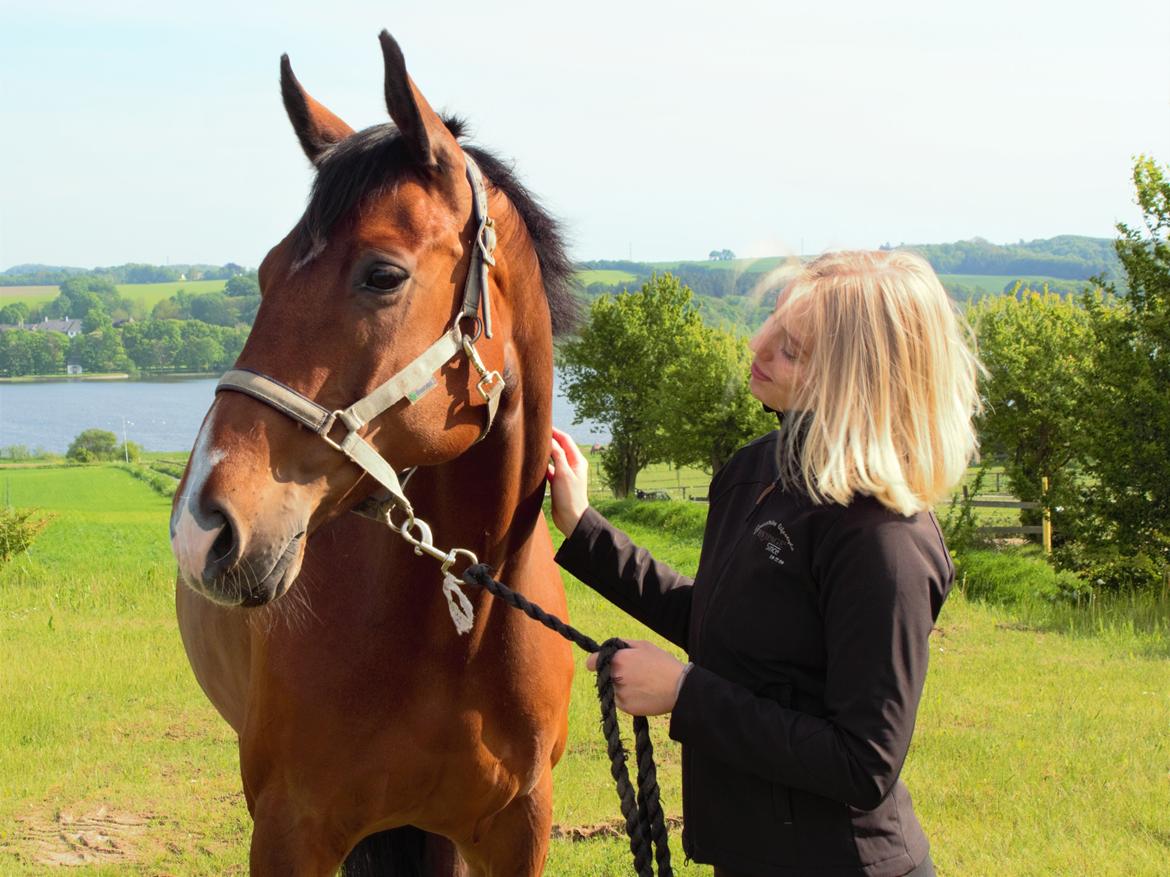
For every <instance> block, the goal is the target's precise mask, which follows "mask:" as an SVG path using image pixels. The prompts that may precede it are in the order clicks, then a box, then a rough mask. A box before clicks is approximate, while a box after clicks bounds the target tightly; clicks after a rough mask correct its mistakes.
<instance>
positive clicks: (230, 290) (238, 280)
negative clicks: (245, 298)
mask: <svg viewBox="0 0 1170 877" xmlns="http://www.w3.org/2000/svg"><path fill="white" fill-rule="evenodd" d="M223 291H224V292H225V293H227V294H228V295H230V296H233V297H235V296H242V295H259V294H260V281H259V280H257V279H256V275H254V274H237V275H236V276H235V277H231V278H229V279H228V282H227V283H226V284H225V285H224V288H223Z"/></svg>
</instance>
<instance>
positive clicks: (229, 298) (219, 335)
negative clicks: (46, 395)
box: [0, 274, 260, 377]
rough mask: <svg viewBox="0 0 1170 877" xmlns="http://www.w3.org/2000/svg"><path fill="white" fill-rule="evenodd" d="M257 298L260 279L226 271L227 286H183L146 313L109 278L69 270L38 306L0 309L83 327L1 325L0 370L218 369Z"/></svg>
mask: <svg viewBox="0 0 1170 877" xmlns="http://www.w3.org/2000/svg"><path fill="white" fill-rule="evenodd" d="M259 305H260V289H259V285H258V284H257V282H256V278H255V276H254V275H248V274H244V275H236V276H233V277H231V278H229V279H228V281H227V284H226V286H225V289H224V292H211V293H203V294H201V295H194V294H189V293H186V292H184V291H182V290H180V291H179V292H177V293H176V294H175V295H174V296H172V297H170V298H167V299H164V300H162V301H160V302H159V303H158V304H156V305H155V306H154V308H153V310H152V311H151V312H150V314H146V313H145V307H144V306H143V305H142V304H141V303H139V302H133V301H131V300H129V299H127V298H125V297H123V296H122V295H121V294H120V293H119V292H118V289H117V287H116V286H115V285H114V283H113V282H112V281H111V280H109V279H108V278H106V277H98V276H91V275H75V276H71V277H69V278H67V279H66V280H65V281H63V282H62V283H61V285H60V292H59V293H58V295H57V297H56V298H55V299H53V300H52V301H50V302H47V303H46V304H44V305H42V306H39V307H31V308H30V307H29V306H27V305H25V304H23V303H20V302H17V303H13V304H10V305H6V306H5V307H3V308H0V323H5V324H10V325H20V324H22V323H23V324H25V325H29V324H34V323H41V322H42V321H44V320H46V319H50V320H61V319H65V318H69V319H73V320H78V321H79V322H80V324H81V325H80V330H81V331H80V332H79V333H78V334H76V335H75V336H74V337H72V338H70V337H69V336H68V335H66V334H65V333H63V332H57V331H46V330H45V329H43V328H42V329H36V330H32V329H10V330H6V331H3V332H0V375H4V376H6V377H19V376H23V375H53V374H65V373H66V370H67V367H68V366H69V365H77V366H80V367H81V368H82V370H84V371H85V372H119V371H125V372H131V373H137V372H175V371H193V372H203V371H222V370H225V369H227V368H230V367H231V365H232V363H234V362H235V360H236V357H238V356H239V354H240V351H241V350H242V349H243V346H244V341H245V340H246V339H247V337H248V331H249V327H250V325H251V323H252V321H253V319H254V318H255V316H256V310H257V308H258V307H259Z"/></svg>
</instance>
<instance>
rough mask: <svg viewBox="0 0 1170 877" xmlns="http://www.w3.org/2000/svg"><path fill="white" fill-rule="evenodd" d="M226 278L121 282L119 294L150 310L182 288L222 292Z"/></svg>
mask: <svg viewBox="0 0 1170 877" xmlns="http://www.w3.org/2000/svg"><path fill="white" fill-rule="evenodd" d="M226 284H227V281H226V280H175V281H172V282H170V283H119V284H118V295H121V296H124V297H125V298H128V299H130V300H131V301H140V302H142V303H143V304H144V305H145V306H146V308H147V309H148V310H149V309H150V308H153V307H154V306H155V305H156V304H158V303H159V302H160V301H162V300H163V299H167V298H170V297H171V296H173V295H174V294H175V293H176V292H178V291H179V290H180V289H182V290H184V291H185V292H188V293H190V294H191V295H202V294H203V293H206V292H222V291H223V288H224V286H225V285H226Z"/></svg>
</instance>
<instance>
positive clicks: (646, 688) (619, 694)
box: [585, 639, 686, 716]
mask: <svg viewBox="0 0 1170 877" xmlns="http://www.w3.org/2000/svg"><path fill="white" fill-rule="evenodd" d="M626 643H627V644H628V645H629V646H630V647H629V648H628V649H619V650H618V651H617V652H615V653H614V656H613V660H612V661H610V664H609V672H610V676H611V678H612V679H613V694H614V699H615V700H616V701H617V705H618V709H620V710H623V711H625V712H627V713H629V714H630V715H632V716H660V715H662V714H663V713H668V712H670V711H671V710H672V709H674V705H675V702H676V701H677V700H678V690H679V682H680V680H681V679H682V676H683V673H684V671H685V669H686V665H685V664H683V662H682V661H680V660H679V659H678V658H676V657H675V656H674V655H672V654H670V652H665V651H663V650H662V649H660V648H658V646H656V645H654V644H653V643H648V642H646V641H645V640H641V639H628V640H626ZM585 666H586V667H587V668H589V669H590V670H592V671H594V672H595V673H596V672H597V655H596V654H592V655H590V656H589V658H588V659H587V660H586V661H585Z"/></svg>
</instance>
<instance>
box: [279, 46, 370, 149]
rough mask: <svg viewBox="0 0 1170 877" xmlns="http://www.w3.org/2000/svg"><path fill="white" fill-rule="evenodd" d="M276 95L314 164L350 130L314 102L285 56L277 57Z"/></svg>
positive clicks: (350, 129)
mask: <svg viewBox="0 0 1170 877" xmlns="http://www.w3.org/2000/svg"><path fill="white" fill-rule="evenodd" d="M280 96H281V97H282V98H283V99H284V108H285V110H287V111H288V118H289V121H290V122H292V126H293V130H294V131H296V133H297V139H298V140H300V141H301V147H302V148H303V149H304V150H305V155H307V156H308V157H309V161H311V162H312V163H313V164H316V163H317V162H318V161H319V160H320V158H321V156H322V155H324V154H325V151H326V150H327V149H329V147H330V146H332V145H333V144H335V143H338V142H340V141H342V140H344V139H345V138H346V137H348V136H349V135H350V134H352V133H353V128H351V127H349V125H347V124H345V122H343V121H341V119H339V118H337V116H335V115H333V113H331V112H330V111H329V110H327V109H326V108H325V107H324V106H322V105H321V104H319V103H317V102H316V101H315V100H313V98H312V97H311V96H310V95H309V93H308V92H307V91H305V90H304V89H303V88H302V87H301V84H300V83H299V82H298V81H297V78H296V76H294V75H293V71H292V65H291V64H290V63H289V62H288V55H281V56H280Z"/></svg>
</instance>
